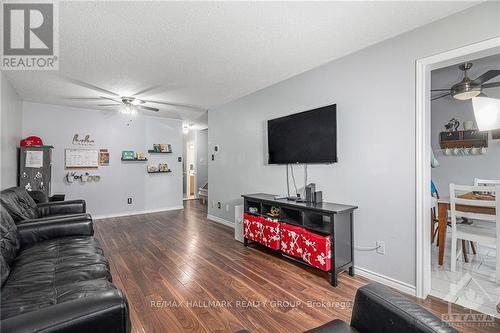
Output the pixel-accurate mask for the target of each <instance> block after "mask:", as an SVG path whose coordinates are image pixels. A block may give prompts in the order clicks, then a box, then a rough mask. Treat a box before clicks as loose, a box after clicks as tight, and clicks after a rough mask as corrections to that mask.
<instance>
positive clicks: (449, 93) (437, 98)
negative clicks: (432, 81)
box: [431, 92, 451, 101]
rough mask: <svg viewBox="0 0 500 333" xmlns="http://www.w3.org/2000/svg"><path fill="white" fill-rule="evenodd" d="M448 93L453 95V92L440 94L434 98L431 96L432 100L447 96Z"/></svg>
mask: <svg viewBox="0 0 500 333" xmlns="http://www.w3.org/2000/svg"><path fill="white" fill-rule="evenodd" d="M448 95H451V92H449V93H446V94H443V95H439V96H436V97H433V98H431V101H435V100H436V99H440V98H442V97H446V96H448Z"/></svg>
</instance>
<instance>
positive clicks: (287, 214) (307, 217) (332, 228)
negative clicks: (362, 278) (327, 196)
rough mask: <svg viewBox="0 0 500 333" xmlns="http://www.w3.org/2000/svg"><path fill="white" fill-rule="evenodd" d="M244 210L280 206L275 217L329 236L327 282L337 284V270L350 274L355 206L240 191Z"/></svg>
mask: <svg viewBox="0 0 500 333" xmlns="http://www.w3.org/2000/svg"><path fill="white" fill-rule="evenodd" d="M242 197H243V199H244V212H245V213H246V214H251V215H253V216H263V217H266V216H267V215H268V211H267V210H269V208H270V207H272V206H275V207H278V208H279V209H280V216H279V217H277V220H278V221H279V222H280V223H282V224H283V223H285V224H287V225H293V226H300V227H301V228H303V229H304V230H308V231H311V232H314V233H317V234H320V235H325V236H328V235H329V236H330V237H331V242H330V244H331V258H330V260H331V263H330V267H331V268H330V270H329V273H330V284H331V285H332V286H334V287H336V286H337V283H338V280H337V277H338V274H339V273H341V272H344V271H346V270H347V271H348V272H349V275H351V276H354V238H353V236H354V235H353V233H354V228H353V222H354V216H353V215H354V210H355V209H357V208H358V207H356V206H350V205H343V204H336V203H330V202H321V203H310V202H294V201H289V200H287V198H283V199H275V198H276V196H275V195H271V194H265V193H256V194H244V195H242ZM250 207H253V208H257V212H256V211H255V210H252V212H251V211H250V210H249V208H250ZM252 243H254V241H252V240H250V239H247V238H246V237H245V238H244V245H245V246H248V245H250V244H252ZM276 251H278V252H279V253H280V254H281V255H283V256H284V257H287V258H290V257H289V256H288V255H287V254H285V253H283V251H281V250H276ZM291 259H293V260H295V261H297V262H300V263H302V264H305V265H309V264H308V263H307V262H305V261H304V260H301V259H300V258H291Z"/></svg>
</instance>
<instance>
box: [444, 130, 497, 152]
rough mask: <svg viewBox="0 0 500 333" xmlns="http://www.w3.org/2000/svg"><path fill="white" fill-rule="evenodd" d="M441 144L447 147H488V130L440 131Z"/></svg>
mask: <svg viewBox="0 0 500 333" xmlns="http://www.w3.org/2000/svg"><path fill="white" fill-rule="evenodd" d="M439 145H440V147H441V149H446V148H472V147H477V148H482V147H488V132H480V131H477V130H471V131H453V132H441V133H439Z"/></svg>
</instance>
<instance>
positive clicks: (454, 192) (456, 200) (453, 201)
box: [450, 184, 500, 229]
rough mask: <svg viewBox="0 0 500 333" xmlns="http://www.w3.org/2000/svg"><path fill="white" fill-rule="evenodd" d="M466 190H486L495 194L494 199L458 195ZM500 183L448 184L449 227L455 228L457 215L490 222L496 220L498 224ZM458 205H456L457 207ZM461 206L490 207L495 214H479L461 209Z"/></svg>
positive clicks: (482, 191)
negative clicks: (490, 184) (477, 184)
mask: <svg viewBox="0 0 500 333" xmlns="http://www.w3.org/2000/svg"><path fill="white" fill-rule="evenodd" d="M468 192H480V193H484V192H487V193H489V194H492V195H494V196H495V200H481V199H463V198H460V197H459V196H460V195H462V194H465V193H468ZM498 194H500V185H496V186H467V185H455V184H450V211H451V227H452V228H453V229H456V223H457V217H465V218H468V219H476V220H483V221H490V222H497V223H499V225H500V212H499V207H500V196H499V195H498ZM457 206H458V207H457ZM463 206H468V207H485V208H487V207H490V208H496V214H495V215H491V214H481V213H472V212H468V211H464V210H461V209H462V208H461V207H463Z"/></svg>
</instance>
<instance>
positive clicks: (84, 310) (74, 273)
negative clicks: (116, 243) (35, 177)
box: [0, 205, 131, 333]
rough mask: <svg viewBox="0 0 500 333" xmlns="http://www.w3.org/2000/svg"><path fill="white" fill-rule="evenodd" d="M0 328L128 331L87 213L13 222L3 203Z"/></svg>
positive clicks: (13, 331) (8, 332)
mask: <svg viewBox="0 0 500 333" xmlns="http://www.w3.org/2000/svg"><path fill="white" fill-rule="evenodd" d="M0 213H1V224H0V227H1V228H0V231H1V237H0V249H1V256H0V267H1V282H2V289H1V293H0V294H1V300H0V319H1V321H0V331H1V332H5V333H17V332H19V333H21V332H58V333H60V332H68V333H69V332H82V333H83V332H93V333H96V332H103V333H128V332H130V329H131V326H130V319H129V310H128V303H127V299H126V297H125V296H124V295H123V293H122V292H121V291H120V290H119V289H117V288H116V287H115V286H114V285H113V284H112V283H111V282H112V281H111V273H110V269H109V263H108V261H107V259H106V258H105V257H104V254H103V250H102V249H101V247H100V246H99V244H98V242H97V241H96V240H95V239H94V237H92V235H93V233H94V230H93V225H92V219H91V217H90V215H88V214H79V215H68V216H56V217H48V218H41V219H35V220H26V221H24V222H23V223H20V224H17V225H16V223H14V221H13V219H12V218H11V216H10V215H9V214H8V213H7V211H6V210H5V209H4V208H3V205H0Z"/></svg>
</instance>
